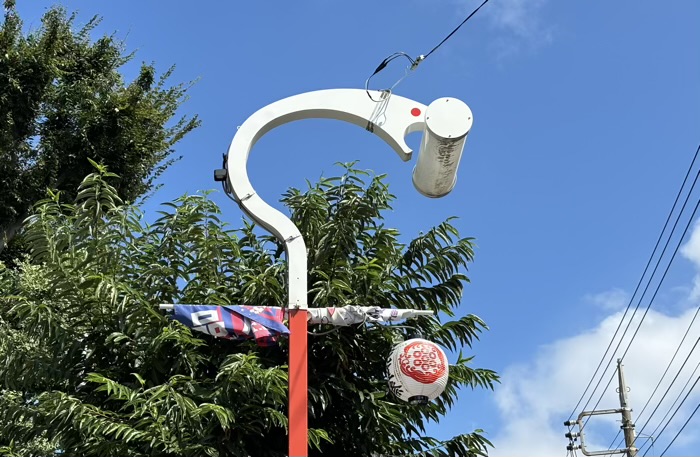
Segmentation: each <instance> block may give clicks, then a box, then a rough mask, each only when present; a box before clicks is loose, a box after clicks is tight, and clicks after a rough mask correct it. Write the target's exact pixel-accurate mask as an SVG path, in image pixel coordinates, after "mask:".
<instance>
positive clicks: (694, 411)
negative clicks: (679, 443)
mask: <svg viewBox="0 0 700 457" xmlns="http://www.w3.org/2000/svg"><path fill="white" fill-rule="evenodd" d="M698 408H700V403H698V406H696V407H695V409H694V410H693V412H692V414H691V415H690V417H689V418H688V420H687V421H685V424H683V427H681V429H680V430H678V433H676V436H674V437H673V439H672V440H671V442H670V443H668V446H666V449H664V451H663V452H662V453H661V454H660V455H659V457H663V456H664V455H665V454H666V451H668V448H670V447H671V445H672V444H673V442H674V441H676V438H678V435H680V434H681V432H682V431H683V429H684V428H685V426H686V425H688V422H690V419H692V418H693V416H694V415H695V413H697V412H698ZM644 455H646V454H644Z"/></svg>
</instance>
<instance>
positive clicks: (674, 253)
mask: <svg viewBox="0 0 700 457" xmlns="http://www.w3.org/2000/svg"><path fill="white" fill-rule="evenodd" d="M698 177H700V172H699V173H698V174H697V175H696V176H695V181H694V182H693V186H695V183H696V182H697V180H698ZM691 193H692V188H691ZM690 195H691V194H690V193H689V194H688V196H687V197H686V200H685V202H684V203H683V207H682V208H681V212H680V214H679V215H678V218H676V222H675V223H674V224H673V229H672V231H671V233H673V232H674V231H675V229H676V225H677V224H678V221H679V220H680V217H681V215H682V214H683V210H684V209H685V205H686V203H687V202H688V199H689V198H690ZM698 207H700V200H698V202H697V203H696V204H695V208H694V209H693V214H691V216H690V219H688V223H687V224H686V226H685V229H684V230H683V234H682V235H681V237H680V239H679V240H678V244H677V245H676V248H675V249H674V250H673V255H672V256H671V260H669V262H668V265H667V266H666V269H665V270H664V273H663V275H662V276H661V280H660V281H659V283H658V285H657V286H656V290H655V291H654V295H653V296H652V297H651V300H649V304H648V305H647V307H646V309H645V310H644V314H643V315H642V318H641V319H640V321H639V324H638V325H637V328H636V329H635V331H634V333H633V334H632V338H631V339H630V341H629V343H627V348H626V349H625V352H624V353H623V354H622V357H621V359H623V360H624V358H625V356H626V355H627V352H628V351H629V350H630V347H632V343H633V342H634V339H635V338H636V336H637V333H638V332H639V329H640V328H641V327H642V323H643V322H644V319H645V318H646V316H647V313H648V312H649V308H651V304H652V303H653V302H654V299H655V298H656V295H657V294H658V293H659V289H660V288H661V285H662V284H663V282H664V280H665V279H666V275H667V274H668V271H669V270H670V268H671V265H672V264H673V260H674V259H675V258H676V254H678V250H679V249H680V247H681V244H682V243H683V239H684V238H685V235H686V234H687V233H688V229H689V228H690V226H691V224H692V223H693V219H694V218H695V213H696V212H697V210H698ZM670 240H671V238H669V239H668V240H667V241H666V246H668V243H669V241H670ZM666 246H665V247H664V252H665V250H666ZM661 256H662V257H663V252H662V253H661ZM660 261H661V257H660V258H659V262H657V267H658V265H659V263H660ZM654 272H656V267H655V268H654ZM652 275H653V274H652ZM649 284H651V282H649ZM649 284H647V287H649ZM645 293H646V288H645V290H644V293H643V294H642V297H643V296H644V294H645ZM640 300H641V299H640ZM640 303H641V301H640ZM629 322H630V323H631V322H632V319H630V321H629ZM628 328H629V323H628ZM626 331H627V329H625V333H626ZM622 337H623V338H624V334H623V336H622ZM621 341H622V339H620V342H621ZM618 347H619V344H618ZM615 351H616V352H617V349H615ZM614 377H615V373H614V372H613V376H612V377H610V379H609V380H608V383H607V385H606V386H605V388H604V389H603V392H602V393H601V394H600V397H599V398H598V401H597V402H596V404H595V406H594V407H593V409H594V410H595V409H596V408H597V407H598V405H599V404H600V402H601V400H602V399H603V396H604V395H605V391H606V390H607V388H608V387H609V386H610V383H612V380H613V378H614ZM601 380H602V378H601ZM594 392H595V391H594ZM589 419H590V418H589ZM587 423H588V421H586V424H587ZM584 425H585V424H584Z"/></svg>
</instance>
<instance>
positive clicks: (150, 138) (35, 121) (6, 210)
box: [0, 0, 198, 258]
mask: <svg viewBox="0 0 700 457" xmlns="http://www.w3.org/2000/svg"><path fill="white" fill-rule="evenodd" d="M75 19H76V17H75V15H71V16H69V15H67V13H66V11H65V10H64V9H62V8H59V7H55V8H51V9H49V10H48V11H47V12H46V13H45V14H44V16H43V18H42V21H41V26H40V27H39V28H38V29H37V30H34V31H31V32H28V33H26V34H25V33H24V32H23V30H22V21H21V19H20V18H19V16H18V14H17V11H16V9H15V6H14V1H11V0H5V15H4V20H3V22H2V23H0V251H2V250H3V248H4V247H5V243H6V242H7V241H9V240H12V238H14V236H15V235H16V234H17V232H18V229H19V227H20V226H21V222H22V220H24V219H25V218H26V217H27V216H28V213H29V210H30V208H31V206H32V205H33V204H34V203H35V202H36V201H37V200H39V199H40V198H42V197H43V195H44V194H45V192H46V189H47V188H51V189H58V190H60V191H62V193H63V195H64V196H65V198H66V199H67V201H72V199H73V198H74V197H75V195H76V192H77V189H78V186H79V185H80V182H81V181H82V179H83V178H84V177H85V176H86V175H87V174H88V173H90V171H91V167H90V164H89V162H88V160H87V158H91V159H93V160H95V161H97V162H100V163H103V164H105V165H107V166H109V168H110V170H111V171H113V172H115V173H118V174H119V176H120V178H121V179H120V180H119V181H115V182H114V183H113V185H114V186H115V188H116V189H117V191H118V193H119V195H120V196H121V197H122V198H123V199H124V200H125V201H133V200H134V199H135V198H136V197H138V196H140V195H142V194H144V193H145V192H148V191H149V190H151V189H152V188H153V183H154V179H155V178H156V177H157V176H158V175H159V174H160V173H162V172H163V170H164V169H165V168H166V167H167V166H169V165H170V164H171V163H172V162H173V161H174V160H175V158H173V157H171V156H172V153H173V146H174V144H175V143H177V142H178V141H179V140H180V139H181V138H182V137H183V136H184V135H185V134H187V133H188V132H189V131H191V130H192V129H193V128H195V127H196V126H197V124H198V120H197V118H196V117H194V118H190V117H187V116H184V117H180V118H179V119H175V116H176V111H177V109H178V107H179V106H180V104H181V103H182V102H183V100H184V98H185V94H186V90H187V88H188V86H186V85H174V86H168V85H167V84H166V83H167V80H168V78H169V77H170V75H171V73H172V70H173V69H172V68H171V69H170V70H168V71H166V72H165V73H164V74H163V75H161V76H158V75H157V74H156V70H155V68H154V67H153V66H152V65H146V64H144V65H142V66H141V67H140V70H139V74H138V76H137V77H136V79H135V80H133V81H132V82H130V83H128V84H127V83H125V82H124V80H123V78H122V76H121V74H120V69H121V68H122V67H123V66H124V65H125V64H126V63H127V62H129V60H131V58H132V57H133V55H130V54H125V52H124V45H123V43H121V42H120V41H118V40H116V39H115V38H114V37H113V36H103V37H101V38H99V39H97V40H96V41H92V40H91V37H90V34H91V32H92V31H93V30H94V28H95V27H96V26H97V25H98V23H99V19H98V18H93V19H92V20H91V21H89V22H88V23H87V24H86V25H85V26H84V27H82V28H76V26H75ZM5 257H6V258H10V257H7V256H5Z"/></svg>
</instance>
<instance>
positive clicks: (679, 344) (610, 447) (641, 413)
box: [608, 306, 700, 449]
mask: <svg viewBox="0 0 700 457" xmlns="http://www.w3.org/2000/svg"><path fill="white" fill-rule="evenodd" d="M698 313H700V306H698V308H697V309H696V310H695V314H694V315H693V318H692V319H691V321H690V324H689V325H688V328H687V329H686V330H685V333H684V334H683V338H681V342H680V343H678V347H677V348H676V351H675V352H674V353H673V357H671V361H670V362H668V365H667V366H666V369H665V370H664V373H663V374H662V375H661V378H659V382H657V383H656V387H654V391H653V392H652V393H651V395H650V396H649V399H648V400H647V402H646V403H645V404H644V406H643V407H642V411H641V412H640V413H639V417H642V415H643V414H644V411H646V409H647V406H649V403H651V399H652V398H654V395H656V391H657V390H659V387H660V386H661V383H662V382H663V380H664V379H665V378H666V375H667V374H668V370H669V369H670V368H671V365H672V364H673V361H674V360H676V356H677V355H678V353H679V352H680V350H681V347H682V346H683V343H684V342H685V339H686V337H687V336H688V333H690V329H691V328H692V327H693V324H694V323H695V319H696V318H697V317H698ZM696 344H697V343H696ZM688 357H690V354H689V355H688ZM687 361H688V359H687V358H686V362H687ZM683 366H685V362H683ZM682 369H683V367H681V370H682ZM679 374H680V371H679ZM677 377H678V375H676V378H677ZM676 378H674V380H673V381H671V385H673V383H674V382H675V380H676ZM669 388H670V386H669ZM667 392H668V391H667ZM664 396H665V394H664ZM661 401H663V398H662V399H661V400H660V401H659V404H660V403H661ZM657 408H658V407H657ZM654 411H656V410H654ZM653 415H654V413H652V414H651V416H653ZM651 416H649V419H648V420H647V422H646V423H645V424H644V425H643V426H642V429H641V430H640V431H639V434H641V433H642V431H644V427H646V425H647V423H649V420H650V419H651ZM620 433H622V432H621V431H620V430H618V432H617V435H615V438H613V440H612V442H611V443H610V445H609V446H608V449H615V448H616V447H618V446H620V444H621V443H622V440H620V443H618V445H617V446H613V445H614V444H615V441H616V440H617V437H618V436H620Z"/></svg>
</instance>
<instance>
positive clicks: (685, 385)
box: [645, 363, 700, 435]
mask: <svg viewBox="0 0 700 457" xmlns="http://www.w3.org/2000/svg"><path fill="white" fill-rule="evenodd" d="M699 368H700V363H698V364H697V365H696V366H695V369H694V370H693V372H692V373H691V374H690V376H689V377H688V380H687V381H686V382H685V384H684V385H683V387H682V388H681V391H680V392H678V395H676V398H675V399H674V400H673V403H671V406H669V408H668V411H666V414H664V417H662V418H661V420H660V421H659V424H658V425H657V426H656V428H654V430H653V431H652V432H651V434H652V435H655V434H656V432H657V430H659V428H660V427H661V424H663V423H664V421H665V420H666V418H667V417H668V415H669V414H670V413H671V410H673V407H674V406H676V403H677V402H678V400H680V399H681V396H682V395H683V392H685V388H686V387H688V384H690V381H692V380H693V378H694V377H695V373H697V371H698V369H699ZM645 425H646V424H645Z"/></svg>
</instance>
